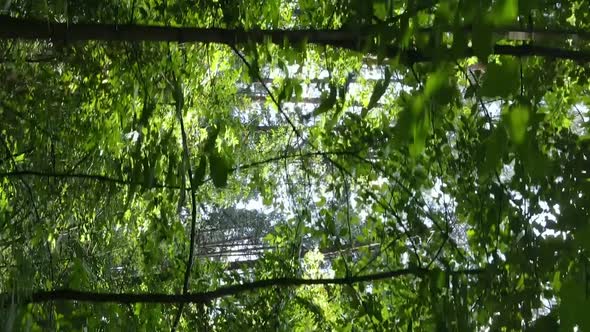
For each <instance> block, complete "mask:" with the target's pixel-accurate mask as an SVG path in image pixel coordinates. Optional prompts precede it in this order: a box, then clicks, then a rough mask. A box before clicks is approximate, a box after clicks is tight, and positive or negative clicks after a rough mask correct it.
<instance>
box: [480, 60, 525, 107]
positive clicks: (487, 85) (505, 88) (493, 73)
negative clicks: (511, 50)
mask: <svg viewBox="0 0 590 332" xmlns="http://www.w3.org/2000/svg"><path fill="white" fill-rule="evenodd" d="M518 68H519V67H518V62H516V60H514V59H511V58H506V57H505V58H503V59H502V64H497V63H490V64H488V65H487V68H486V73H485V74H484V76H483V84H482V86H481V89H480V91H479V93H480V96H482V97H500V98H508V97H510V96H511V95H514V94H516V93H517V91H518V89H519V87H520V79H519V77H520V76H519V69H518Z"/></svg>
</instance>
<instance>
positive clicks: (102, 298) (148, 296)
mask: <svg viewBox="0 0 590 332" xmlns="http://www.w3.org/2000/svg"><path fill="white" fill-rule="evenodd" d="M432 271H433V270H428V269H424V268H407V269H400V270H394V271H387V272H380V273H375V274H369V275H363V276H351V277H348V278H331V279H328V278H326V279H299V278H277V279H267V280H259V281H254V282H249V283H244V284H239V285H232V286H223V287H219V288H217V289H215V290H212V291H207V292H200V293H187V294H162V293H143V294H137V293H99V292H85V291H78V290H71V289H62V290H54V291H39V292H34V293H32V294H31V296H30V297H29V298H26V299H23V302H21V303H42V302H49V301H77V302H91V303H120V304H129V303H159V304H166V303H170V304H172V303H185V304H186V303H208V302H210V301H211V300H214V299H218V298H222V297H226V296H234V295H238V294H240V293H244V292H250V291H254V290H257V289H263V288H271V287H294V286H303V285H350V284H354V283H361V282H373V281H379V280H385V279H391V278H397V277H403V276H415V277H419V278H421V277H425V276H427V275H428V274H429V273H431V272H432ZM485 271H486V270H485V269H468V270H457V271H451V272H447V273H450V274H452V275H479V274H482V273H484V272H485ZM11 298H12V294H8V293H4V294H0V302H1V303H10V301H11V300H10V299H11Z"/></svg>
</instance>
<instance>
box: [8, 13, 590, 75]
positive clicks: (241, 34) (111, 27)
mask: <svg viewBox="0 0 590 332" xmlns="http://www.w3.org/2000/svg"><path fill="white" fill-rule="evenodd" d="M383 29H384V28H383V27H380V26H377V25H368V26H363V27H361V28H355V29H352V28H351V29H338V30H330V29H301V30H280V29H277V30H249V31H246V30H243V29H220V28H184V27H164V26H153V25H152V26H150V25H132V24H123V25H117V24H98V23H78V24H72V23H67V24H66V23H52V22H46V21H40V20H34V19H27V18H14V17H10V16H7V15H0V39H50V40H53V41H64V42H74V41H89V40H102V41H129V42H140V41H153V42H178V43H189V42H201V43H219V44H225V45H228V46H230V47H233V45H235V44H236V43H243V42H247V41H251V42H256V43H261V42H264V41H267V40H268V41H271V42H272V43H274V44H278V45H284V41H285V40H289V41H290V42H291V43H293V44H297V43H300V42H307V43H311V44H316V45H322V46H333V47H339V48H344V49H348V50H352V51H357V52H366V44H367V42H371V41H372V40H373V38H374V37H375V36H376V34H377V32H381V33H384V31H383ZM500 30H501V31H502V32H503V33H504V32H505V30H506V29H500ZM529 32H530V31H529ZM560 32H561V31H560ZM391 33H396V31H395V29H393V28H392V30H391ZM533 33H534V31H533ZM539 33H545V34H548V33H549V31H540V32H539ZM582 37H586V36H582ZM369 52H371V50H369ZM493 54H496V55H513V56H521V57H523V56H542V57H552V58H561V59H569V60H575V61H579V62H590V52H586V51H576V50H569V49H562V48H552V47H545V46H535V45H516V46H515V45H495V46H494V52H493ZM385 55H386V56H387V57H389V58H394V57H399V59H400V61H401V62H402V63H407V64H411V63H417V62H428V61H431V60H433V58H432V56H431V55H430V54H429V53H428V52H425V51H423V50H420V49H401V48H399V47H397V46H395V45H389V46H388V47H386V48H385ZM473 55H474V51H473V48H471V47H467V48H466V51H465V52H464V53H463V54H461V55H457V56H454V55H452V52H448V54H447V56H448V57H449V58H448V59H446V60H455V59H457V58H464V57H470V56H473ZM452 57H454V58H452Z"/></svg>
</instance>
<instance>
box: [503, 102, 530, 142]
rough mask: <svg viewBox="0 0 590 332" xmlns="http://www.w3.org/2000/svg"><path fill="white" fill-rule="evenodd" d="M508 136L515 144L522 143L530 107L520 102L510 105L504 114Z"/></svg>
mask: <svg viewBox="0 0 590 332" xmlns="http://www.w3.org/2000/svg"><path fill="white" fill-rule="evenodd" d="M506 118H507V122H508V132H509V133H510V138H511V139H512V141H513V142H514V143H516V144H522V143H523V142H524V139H525V137H526V133H527V127H528V124H529V118H530V109H529V108H528V107H527V106H525V105H522V104H517V105H512V106H511V107H510V109H509V111H508V114H507V115H506Z"/></svg>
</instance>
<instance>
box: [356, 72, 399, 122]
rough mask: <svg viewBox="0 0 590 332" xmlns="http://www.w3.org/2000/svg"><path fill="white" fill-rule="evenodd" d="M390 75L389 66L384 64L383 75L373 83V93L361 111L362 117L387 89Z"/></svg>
mask: <svg viewBox="0 0 590 332" xmlns="http://www.w3.org/2000/svg"><path fill="white" fill-rule="evenodd" d="M391 75H392V73H391V70H390V69H389V66H386V67H385V77H384V78H383V80H380V81H378V82H377V83H376V84H375V87H374V88H373V93H372V94H371V98H370V99H369V104H367V107H365V108H363V110H362V112H361V117H362V118H364V117H365V116H366V115H367V113H368V112H369V111H370V110H371V109H372V108H373V107H375V106H376V105H377V102H379V99H381V97H382V96H383V94H384V93H385V91H387V87H388V86H389V83H390V81H391Z"/></svg>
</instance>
